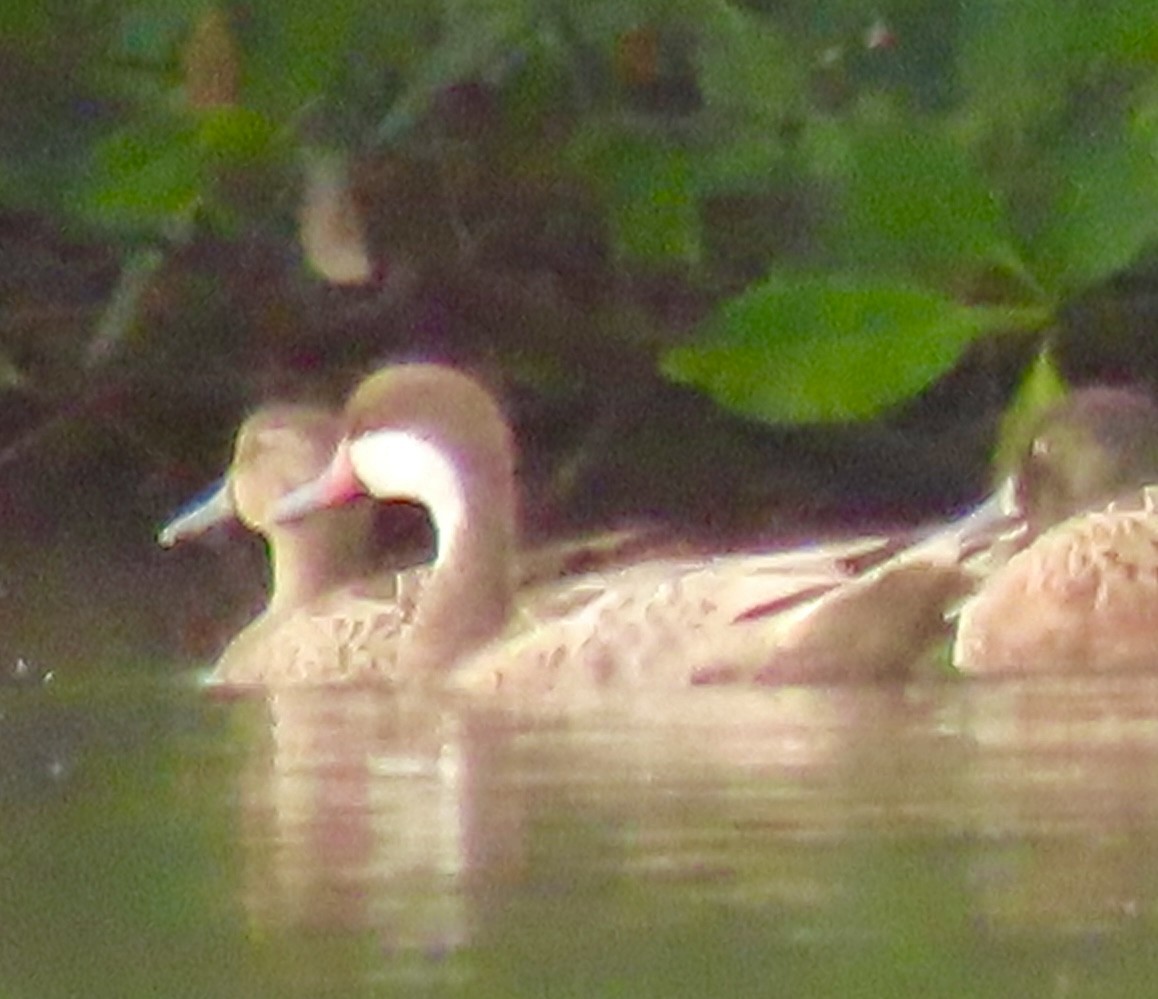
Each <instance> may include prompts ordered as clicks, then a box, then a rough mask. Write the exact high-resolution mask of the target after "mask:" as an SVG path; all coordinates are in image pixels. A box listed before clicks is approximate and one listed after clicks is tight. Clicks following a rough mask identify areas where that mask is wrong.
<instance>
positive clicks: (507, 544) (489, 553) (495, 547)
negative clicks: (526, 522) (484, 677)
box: [403, 462, 517, 672]
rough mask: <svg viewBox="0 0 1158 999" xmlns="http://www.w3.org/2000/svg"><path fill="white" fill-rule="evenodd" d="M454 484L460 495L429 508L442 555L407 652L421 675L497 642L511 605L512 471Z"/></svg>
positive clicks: (493, 470) (502, 465) (495, 469)
mask: <svg viewBox="0 0 1158 999" xmlns="http://www.w3.org/2000/svg"><path fill="white" fill-rule="evenodd" d="M457 484H458V490H457V494H452V495H451V496H450V497H448V498H446V499H445V501H444V502H442V503H441V504H434V503H432V504H430V512H431V516H432V519H433V521H434V524H435V530H436V532H437V537H438V542H437V544H438V551H437V554H436V556H435V561H434V571H433V572H432V574H431V576H430V580H429V582H428V583H427V584H426V587H425V588H424V590H423V593H422V597H421V599H420V600H419V604H418V609H417V610H416V612H415V616H414V623H413V627H412V628H411V629H410V631H409V634H408V636H407V640H406V645H405V647H404V650H403V657H404V658H405V659H406V660H407V666H408V667H409V668H411V669H414V670H417V671H426V672H429V671H435V672H438V671H443V670H446V669H448V668H450V667H451V666H453V665H454V664H455V662H456V661H458V660H459V659H461V658H462V657H463V656H464V655H466V654H468V653H470V652H472V651H473V650H474V649H476V648H478V647H480V646H481V645H483V644H485V643H486V642H488V641H490V640H491V639H493V638H495V637H496V636H497V635H498V634H499V633H500V632H501V631H502V630H503V628H504V627H505V626H506V624H507V621H508V620H509V618H510V615H511V609H512V605H513V602H514V563H515V555H516V546H517V538H516V534H517V529H516V498H515V483H514V474H513V470H511V469H510V468H509V464H508V463H506V462H499V463H497V465H496V466H492V467H489V468H487V469H485V470H483V471H480V472H478V473H477V474H475V475H473V476H471V475H464V476H461V477H460V478H459V479H458V483H457Z"/></svg>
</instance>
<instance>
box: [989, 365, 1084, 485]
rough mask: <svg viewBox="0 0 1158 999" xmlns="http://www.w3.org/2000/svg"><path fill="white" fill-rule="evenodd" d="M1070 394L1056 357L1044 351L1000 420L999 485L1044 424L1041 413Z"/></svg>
mask: <svg viewBox="0 0 1158 999" xmlns="http://www.w3.org/2000/svg"><path fill="white" fill-rule="evenodd" d="M1068 392H1069V387H1068V386H1067V385H1066V382H1065V379H1064V378H1063V377H1062V375H1061V372H1060V371H1058V369H1057V365H1056V364H1054V360H1053V355H1052V354H1051V353H1050V351H1049V350H1048V349H1043V350H1041V351H1040V352H1039V353H1038V355H1037V357H1036V358H1035V359H1034V362H1033V364H1032V365H1030V368H1029V370H1028V371H1027V372H1026V373H1025V376H1024V377H1023V378H1022V379H1021V384H1020V385H1019V386H1018V387H1017V392H1016V393H1015V394H1014V397H1013V401H1012V402H1011V403H1010V404H1009V406H1008V407H1007V408H1006V410H1005V413H1004V414H1003V415H1002V417H1001V427H1000V428H999V430H998V433H997V447H996V449H995V450H994V455H993V469H994V478H995V480H996V481H997V482H1001V481H1002V480H1003V479H1004V478H1005V477H1006V476H1007V475H1009V474H1010V473H1012V472H1014V471H1016V470H1017V467H1018V465H1019V464H1020V462H1021V459H1022V456H1023V455H1024V454H1025V453H1026V451H1027V449H1028V448H1029V445H1030V442H1031V441H1032V439H1033V435H1034V434H1035V433H1037V431H1038V428H1039V427H1040V425H1041V417H1042V414H1043V413H1045V412H1046V411H1047V410H1049V409H1051V408H1053V407H1054V406H1056V405H1057V404H1058V403H1059V402H1061V400H1062V399H1064V398H1065V397H1066V395H1067V393H1068Z"/></svg>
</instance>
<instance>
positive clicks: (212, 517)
mask: <svg viewBox="0 0 1158 999" xmlns="http://www.w3.org/2000/svg"><path fill="white" fill-rule="evenodd" d="M236 517H237V509H236V508H235V507H234V505H233V494H232V492H231V490H230V488H229V483H228V482H227V481H226V480H225V479H221V480H220V481H218V482H215V483H214V484H213V485H212V486H210V487H209V488H208V489H206V490H205V491H204V492H202V493H201V494H200V495H199V496H197V497H196V498H194V499H192V500H190V501H189V502H188V503H186V504H185V506H183V507H182V508H181V509H180V510H179V511H178V512H177V515H176V516H175V517H173V519H172V520H170V521H169V523H167V524H166V525H165V526H164V527H162V528H161V530H160V531H158V532H157V543H158V544H160V545H161V546H162V547H164V548H172V547H173V546H174V545H177V544H180V543H181V542H182V541H187V540H189V539H190V538H196V537H199V536H200V535H202V534H204V533H205V532H206V531H208V530H210V529H211V528H213V527H216V526H217V525H218V524H225V523H228V522H229V521H231V520H234V519H236Z"/></svg>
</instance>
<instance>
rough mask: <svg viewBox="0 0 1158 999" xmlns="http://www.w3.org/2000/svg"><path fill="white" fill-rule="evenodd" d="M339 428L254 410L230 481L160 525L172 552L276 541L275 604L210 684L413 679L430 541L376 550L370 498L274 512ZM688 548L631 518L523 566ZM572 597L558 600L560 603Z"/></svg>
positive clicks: (315, 415) (323, 411) (550, 569)
mask: <svg viewBox="0 0 1158 999" xmlns="http://www.w3.org/2000/svg"><path fill="white" fill-rule="evenodd" d="M341 431H342V422H341V414H340V412H338V411H335V410H333V409H331V408H326V407H321V406H314V405H305V404H275V405H269V406H265V407H262V408H260V409H258V410H256V411H255V412H254V413H253V414H251V415H250V416H249V417H247V418H246V419H245V420H244V421H243V422H242V424H241V426H240V427H239V429H238V431H237V433H236V435H235V444H234V449H233V457H232V460H231V463H230V467H229V470H228V472H227V473H226V475H225V476H224V477H223V479H222V480H221V481H220V482H218V483H216V484H215V485H214V486H213V487H211V488H210V489H208V490H206V491H205V492H204V493H203V494H202V495H200V496H198V497H197V498H195V499H194V500H193V501H191V502H190V503H189V504H187V505H186V506H185V507H184V508H183V509H182V510H181V511H180V512H179V513H178V514H177V515H176V516H175V517H173V518H172V519H171V520H170V521H169V522H168V523H166V524H165V525H164V526H163V527H162V528H161V530H160V531H159V532H158V534H157V541H158V543H159V544H161V545H162V546H163V547H166V548H171V547H174V546H176V545H178V544H181V543H183V542H186V541H188V540H190V539H193V538H196V537H198V536H200V535H202V534H204V533H206V532H207V531H209V530H210V529H212V528H213V527H215V526H217V525H219V524H222V523H225V522H230V521H234V520H236V521H240V522H241V523H242V524H243V525H244V526H245V527H247V528H248V529H249V530H251V531H254V532H256V533H258V534H260V535H261V536H262V537H263V539H264V541H265V543H266V547H267V550H268V553H269V562H270V576H271V579H270V586H269V599H268V602H267V604H266V606H265V608H264V609H263V610H262V611H261V612H260V613H259V614H258V616H257V617H255V618H254V619H253V620H252V621H251V622H250V623H249V624H247V625H246V626H245V627H244V628H243V629H242V630H241V631H240V632H239V633H238V634H237V635H236V636H235V637H234V638H233V639H232V640H231V641H230V642H229V644H228V645H227V646H226V648H225V650H224V651H223V652H222V654H221V656H220V657H219V659H218V660H217V662H216V663H215V665H214V667H213V669H212V672H211V673H210V675H209V677H208V681H207V682H208V683H209V684H210V685H211V686H214V687H218V688H248V687H278V688H282V687H288V686H312V685H332V684H339V683H341V684H345V683H374V684H378V685H383V684H384V685H387V686H407V685H408V684H409V681H407V680H405V679H403V676H402V674H399V673H398V672H397V670H395V669H393V668H392V664H393V662H394V657H393V656H392V655H391V652H390V650H391V648H392V646H393V644H394V642H395V639H396V636H397V635H398V634H399V633H400V632H403V631H405V630H406V628H407V622H408V621H409V620H410V619H411V617H412V615H413V611H414V609H415V606H416V601H417V599H418V594H419V593H420V592H421V590H422V588H423V586H424V584H425V581H426V578H427V575H428V572H429V570H428V569H427V567H426V566H425V565H423V562H424V561H425V560H426V558H427V555H428V553H427V551H426V548H425V546H424V545H423V544H419V545H418V546H413V545H407V546H405V547H402V548H399V547H398V545H397V544H396V543H395V544H394V545H393V547H392V548H390V549H389V550H387V551H385V552H383V553H381V554H378V550H379V549H380V548H381V547H382V546H381V545H377V546H376V545H375V544H374V537H373V535H374V533H375V532H374V530H373V528H374V524H373V519H372V515H373V507H372V505H371V504H370V503H369V502H368V501H363V502H360V503H354V504H351V505H347V506H344V507H342V508H340V509H331V510H323V511H319V512H318V513H317V514H316V515H313V516H311V517H309V518H304V519H301V520H298V521H293V522H288V523H282V522H278V521H277V520H276V519H275V518H274V517H273V516H272V512H271V511H272V510H273V508H274V506H275V504H276V503H277V502H278V501H279V500H281V499H282V498H283V497H284V496H285V495H287V494H288V493H289V492H290V491H291V490H292V489H293V488H294V487H296V486H299V485H301V484H302V483H304V482H307V481H309V480H310V479H312V478H314V477H316V476H317V475H318V474H320V473H321V472H322V471H323V470H324V469H325V467H326V466H327V464H328V463H329V460H330V458H331V456H332V454H333V452H334V449H335V447H336V445H337V443H338V440H339V438H340V437H341ZM683 547H685V546H684V545H683V544H681V543H680V542H678V541H676V542H673V541H672V540H671V539H670V538H666V537H665V538H661V537H660V536H659V534H658V532H657V531H656V530H655V529H654V528H652V527H650V526H649V525H643V524H630V525H626V526H622V527H617V528H614V529H610V530H605V531H600V532H597V533H594V534H590V535H584V536H581V537H578V538H566V539H562V540H553V541H551V542H549V543H542V544H539V545H537V546H535V547H533V548H529V549H527V550H525V551H521V552H519V554H518V564H517V570H516V574H517V578H518V584H519V586H521V587H528V586H534V585H537V584H540V583H543V582H545V581H547V580H552V579H556V578H560V577H564V576H567V575H572V574H575V573H577V572H580V571H582V570H584V569H588V568H593V567H598V566H601V565H604V564H608V563H613V562H615V561H619V560H622V559H624V558H630V557H632V556H633V554H635V553H637V552H639V551H655V550H656V549H657V548H663V549H670V548H675V549H680V548H683ZM566 599H567V598H566V597H565V596H564V595H563V594H562V593H560V594H559V595H558V596H557V597H556V607H557V609H562V607H563V604H564V602H565V600H566ZM415 675H417V674H413V673H412V674H411V676H415Z"/></svg>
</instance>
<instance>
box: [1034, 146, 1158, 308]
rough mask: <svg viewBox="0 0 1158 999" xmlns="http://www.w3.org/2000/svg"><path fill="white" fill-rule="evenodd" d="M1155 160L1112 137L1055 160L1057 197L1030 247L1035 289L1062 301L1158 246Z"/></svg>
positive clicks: (1150, 152) (1150, 149)
mask: <svg viewBox="0 0 1158 999" xmlns="http://www.w3.org/2000/svg"><path fill="white" fill-rule="evenodd" d="M1156 153H1158V149H1156V148H1155V146H1154V145H1153V144H1152V143H1148V142H1144V141H1141V140H1140V139H1138V138H1135V137H1133V136H1131V135H1121V134H1119V135H1116V136H1113V137H1111V138H1109V139H1107V140H1104V141H1102V142H1100V143H1098V144H1097V145H1083V146H1080V147H1077V148H1074V149H1072V150H1069V151H1067V152H1065V153H1063V154H1062V156H1061V157H1060V163H1059V166H1058V176H1057V188H1058V191H1059V194H1058V197H1057V199H1056V200H1055V202H1054V204H1053V206H1052V211H1051V212H1050V214H1049V221H1048V223H1047V225H1046V227H1045V228H1044V229H1043V230H1042V231H1041V232H1040V233H1039V234H1038V236H1037V238H1036V239H1035V240H1034V241H1033V243H1032V244H1031V247H1030V249H1031V251H1032V253H1033V255H1034V257H1035V258H1036V261H1037V266H1036V272H1037V273H1038V275H1039V277H1040V279H1041V280H1042V281H1043V282H1045V283H1047V284H1049V285H1051V286H1052V287H1054V288H1056V289H1058V290H1059V291H1060V292H1062V293H1073V292H1075V291H1079V290H1081V289H1082V288H1085V287H1089V286H1091V285H1094V284H1098V283H1099V282H1101V281H1104V280H1105V279H1106V278H1108V277H1110V276H1111V275H1113V274H1115V273H1116V272H1118V271H1120V270H1122V269H1124V268H1125V267H1127V266H1128V265H1129V264H1131V263H1132V262H1133V261H1134V260H1135V259H1136V258H1137V257H1138V255H1139V253H1140V252H1141V251H1142V250H1143V249H1144V248H1146V247H1147V246H1149V245H1151V244H1152V243H1153V242H1154V241H1155V239H1158V155H1156Z"/></svg>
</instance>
